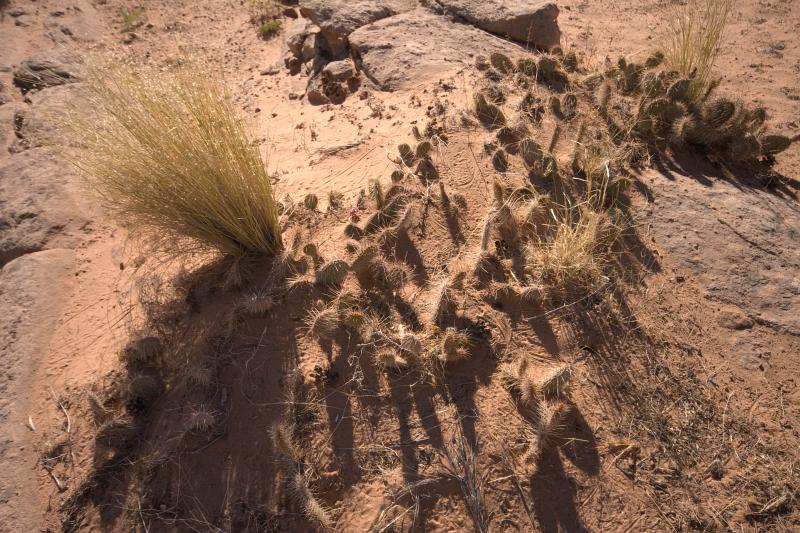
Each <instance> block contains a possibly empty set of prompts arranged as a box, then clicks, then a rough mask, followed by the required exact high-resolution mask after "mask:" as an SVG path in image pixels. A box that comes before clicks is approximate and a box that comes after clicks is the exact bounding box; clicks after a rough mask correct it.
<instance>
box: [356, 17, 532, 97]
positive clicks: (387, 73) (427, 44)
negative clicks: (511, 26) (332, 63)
mask: <svg viewBox="0 0 800 533" xmlns="http://www.w3.org/2000/svg"><path fill="white" fill-rule="evenodd" d="M349 41H350V47H351V50H352V52H353V55H354V57H355V58H356V62H357V64H359V67H360V68H359V70H360V71H361V72H362V73H363V74H364V75H365V76H366V77H367V78H369V79H370V80H372V81H373V82H374V83H375V84H376V85H378V87H380V88H381V89H382V90H384V91H394V90H397V89H403V88H408V87H411V86H414V85H418V84H419V83H420V82H421V81H423V80H425V79H430V78H437V77H438V78H440V77H443V76H446V75H448V74H450V73H452V72H453V71H455V70H457V69H458V68H462V67H464V66H466V65H471V64H472V63H473V62H474V59H473V58H474V56H475V54H484V55H488V54H489V53H491V52H504V53H505V54H507V55H510V56H517V55H521V54H522V53H523V52H524V50H522V49H521V48H520V47H519V46H517V45H515V44H513V43H510V42H508V41H505V40H503V39H500V38H498V37H495V36H493V35H490V34H488V33H486V32H484V31H482V30H479V29H477V28H475V27H473V26H470V25H468V24H460V23H457V22H452V21H450V20H448V19H447V18H445V17H442V16H439V15H436V14H435V13H432V12H431V11H428V10H427V9H423V8H420V9H415V10H413V11H409V12H406V13H402V14H400V15H395V16H393V17H389V18H385V19H383V20H379V21H377V22H373V23H372V24H368V25H367V26H363V27H361V28H359V29H357V30H356V31H354V32H353V33H352V34H350V37H349Z"/></svg>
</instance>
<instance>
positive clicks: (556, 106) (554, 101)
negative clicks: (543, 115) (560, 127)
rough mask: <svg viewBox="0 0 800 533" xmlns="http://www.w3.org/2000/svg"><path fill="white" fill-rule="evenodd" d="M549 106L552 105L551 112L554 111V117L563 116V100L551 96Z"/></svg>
mask: <svg viewBox="0 0 800 533" xmlns="http://www.w3.org/2000/svg"><path fill="white" fill-rule="evenodd" d="M548 104H549V105H550V111H552V112H553V114H554V115H556V116H560V115H561V100H560V99H559V98H558V96H556V95H551V96H550V98H549V100H548Z"/></svg>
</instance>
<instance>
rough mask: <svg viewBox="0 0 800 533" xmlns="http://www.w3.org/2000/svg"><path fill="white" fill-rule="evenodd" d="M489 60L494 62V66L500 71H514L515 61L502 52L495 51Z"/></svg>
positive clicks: (507, 72)
mask: <svg viewBox="0 0 800 533" xmlns="http://www.w3.org/2000/svg"><path fill="white" fill-rule="evenodd" d="M489 62H490V63H491V64H492V66H493V67H494V68H496V69H497V70H498V71H500V72H502V73H503V74H509V73H511V72H514V63H512V62H511V60H510V59H509V58H508V56H507V55H505V54H501V53H500V52H495V53H493V54H492V55H491V56H489Z"/></svg>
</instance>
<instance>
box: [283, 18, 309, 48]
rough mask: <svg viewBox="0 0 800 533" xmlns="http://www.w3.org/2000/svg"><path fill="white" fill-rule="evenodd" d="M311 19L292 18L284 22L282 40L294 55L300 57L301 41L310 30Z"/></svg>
mask: <svg viewBox="0 0 800 533" xmlns="http://www.w3.org/2000/svg"><path fill="white" fill-rule="evenodd" d="M311 26H312V24H311V21H309V20H308V19H304V18H298V19H293V20H291V21H289V23H288V24H286V31H285V32H284V34H283V42H284V43H285V44H286V48H287V50H289V52H291V54H292V55H293V56H295V57H300V56H301V54H302V49H303V41H305V39H306V36H307V35H308V34H309V33H310V31H311Z"/></svg>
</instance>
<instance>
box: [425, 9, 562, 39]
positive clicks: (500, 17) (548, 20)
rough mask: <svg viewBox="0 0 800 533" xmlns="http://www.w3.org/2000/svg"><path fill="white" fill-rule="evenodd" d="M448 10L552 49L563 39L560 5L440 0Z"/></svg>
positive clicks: (489, 28) (500, 32)
mask: <svg viewBox="0 0 800 533" xmlns="http://www.w3.org/2000/svg"><path fill="white" fill-rule="evenodd" d="M436 2H437V3H438V4H439V5H440V6H442V7H443V8H444V10H445V12H447V13H450V14H453V15H456V16H457V17H460V18H462V19H464V20H466V21H467V22H469V23H470V24H474V25H475V26H477V27H479V28H481V29H482V30H486V31H488V32H491V33H494V34H497V35H502V36H504V37H508V38H510V39H513V40H515V41H519V42H521V43H525V44H526V45H530V46H535V47H537V48H542V49H546V50H549V49H550V48H552V47H554V46H556V45H557V44H559V43H560V41H561V30H560V29H559V27H558V6H556V4H554V3H552V2H538V1H535V0H436Z"/></svg>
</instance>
